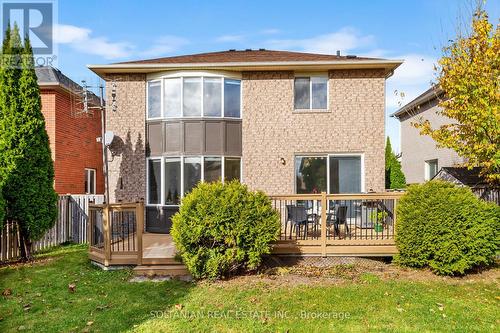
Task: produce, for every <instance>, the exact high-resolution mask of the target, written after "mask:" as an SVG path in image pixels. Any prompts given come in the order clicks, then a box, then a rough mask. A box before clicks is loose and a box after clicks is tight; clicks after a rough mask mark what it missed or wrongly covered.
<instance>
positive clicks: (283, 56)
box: [88, 49, 403, 76]
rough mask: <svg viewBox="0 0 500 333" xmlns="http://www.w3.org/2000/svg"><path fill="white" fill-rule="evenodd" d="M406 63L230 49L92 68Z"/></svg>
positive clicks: (315, 66)
mask: <svg viewBox="0 0 500 333" xmlns="http://www.w3.org/2000/svg"><path fill="white" fill-rule="evenodd" d="M402 62H403V61H402V60H387V59H379V58H365V57H357V56H354V55H353V56H351V55H347V56H340V55H331V54H315V53H304V52H291V51H273V50H265V49H259V50H251V49H247V50H239V51H237V50H228V51H220V52H208V53H198V54H190V55H181V56H173V57H164V58H156V59H147V60H136V61H126V62H119V63H114V64H109V65H89V66H88V67H89V68H90V69H91V70H92V71H94V72H95V73H97V74H98V75H102V74H106V73H126V72H129V73H130V72H136V73H149V72H154V71H158V70H162V69H164V70H172V69H223V70H237V71H244V70H279V69H281V70H286V69H288V70H290V69H310V70H319V69H329V68H383V69H385V70H386V72H387V73H388V76H390V74H392V71H393V70H394V69H396V68H397V67H398V66H399V65H400V64H401V63H402Z"/></svg>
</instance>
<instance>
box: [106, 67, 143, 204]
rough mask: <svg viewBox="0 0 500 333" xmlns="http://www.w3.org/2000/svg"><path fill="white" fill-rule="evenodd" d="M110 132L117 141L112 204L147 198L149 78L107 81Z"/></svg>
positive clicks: (113, 77) (110, 78) (120, 77)
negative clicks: (113, 86) (113, 87)
mask: <svg viewBox="0 0 500 333" xmlns="http://www.w3.org/2000/svg"><path fill="white" fill-rule="evenodd" d="M113 81H114V82H115V84H116V104H117V110H116V112H113V111H111V101H112V97H111V83H112V82H113ZM106 101H107V102H108V104H109V105H108V108H107V112H106V130H107V131H113V133H114V134H115V139H114V140H113V144H112V145H111V147H110V150H111V152H112V155H113V156H111V154H109V155H108V156H109V160H110V162H109V192H110V202H118V201H124V202H129V201H137V200H140V199H145V198H146V169H145V157H146V155H145V131H146V126H145V117H146V113H145V112H146V76H145V75H144V74H120V75H110V76H108V77H106Z"/></svg>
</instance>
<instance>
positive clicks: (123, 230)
mask: <svg viewBox="0 0 500 333" xmlns="http://www.w3.org/2000/svg"><path fill="white" fill-rule="evenodd" d="M143 230H144V203H142V202H138V203H118V204H103V205H89V230H88V234H89V235H90V244H89V246H90V249H89V250H90V251H89V252H90V257H91V259H93V260H94V261H97V262H99V263H102V264H103V265H104V266H109V265H110V264H125V263H130V261H131V258H132V259H133V260H132V261H134V262H136V263H137V264H141V258H142V233H143ZM134 258H137V259H136V260H135V259H134Z"/></svg>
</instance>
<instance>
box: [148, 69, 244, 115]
mask: <svg viewBox="0 0 500 333" xmlns="http://www.w3.org/2000/svg"><path fill="white" fill-rule="evenodd" d="M186 77H196V78H200V80H201V99H200V103H201V115H200V116H185V115H184V78H186ZM174 78H179V79H180V85H181V92H180V94H181V96H180V104H181V105H180V108H181V115H180V117H167V116H166V115H165V112H164V102H163V99H164V97H165V96H164V91H163V90H164V89H165V85H164V81H165V79H174ZM205 78H220V79H221V90H222V92H221V115H220V116H206V115H205V110H204V107H203V94H204V91H203V90H204V88H203V83H204V79H205ZM225 79H229V80H239V81H240V116H239V117H226V115H225V113H224V111H225V110H224V97H225V96H224V82H225ZM155 81H161V96H160V100H161V103H160V105H161V112H160V117H153V118H150V117H149V112H148V110H149V89H148V87H147V86H148V84H149V82H155ZM179 118H186V119H193V118H195V119H199V118H207V119H224V118H226V119H239V120H241V119H243V80H242V77H241V74H238V73H232V72H223V71H214V72H208V71H205V72H199V71H172V72H167V73H158V74H150V75H148V77H147V81H146V120H160V119H179Z"/></svg>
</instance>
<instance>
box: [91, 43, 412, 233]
mask: <svg viewBox="0 0 500 333" xmlns="http://www.w3.org/2000/svg"><path fill="white" fill-rule="evenodd" d="M401 63H402V61H400V60H385V59H374V58H362V57H356V56H340V55H324V54H310V53H298V52H285V51H270V50H263V49H260V50H246V51H236V50H229V51H224V52H213V53H202V54H194V55H186V56H175V57H167V58H160V59H151V60H141V61H131V62H123V63H116V64H110V65H91V66H89V68H90V69H91V70H92V71H94V72H95V73H96V74H98V75H99V76H100V77H102V78H103V79H104V80H105V81H106V92H107V98H106V100H107V101H108V104H110V105H112V106H113V107H112V109H113V111H111V110H110V108H108V111H107V114H106V130H108V131H113V133H114V134H115V139H114V141H113V143H112V144H111V145H110V152H111V156H112V157H111V158H110V162H109V186H110V202H118V201H124V202H129V201H136V200H141V199H144V200H145V203H146V231H149V232H168V230H169V228H170V216H171V215H172V214H173V213H174V212H175V211H176V210H177V208H178V204H179V202H180V199H181V197H182V196H183V195H184V193H187V192H189V190H190V189H191V188H192V187H193V186H195V185H196V183H197V182H198V181H211V180H216V179H224V180H227V179H239V180H240V181H242V182H244V183H246V184H248V186H249V187H250V188H251V189H258V190H263V191H264V192H266V193H267V194H269V195H273V194H292V193H297V194H304V193H320V192H326V193H365V192H370V191H377V192H383V191H384V164H385V163H384V145H385V128H384V127H385V80H386V79H387V78H388V77H389V76H391V75H392V73H393V71H394V70H395V69H396V68H397V67H398V66H399V65H400V64H401Z"/></svg>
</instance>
